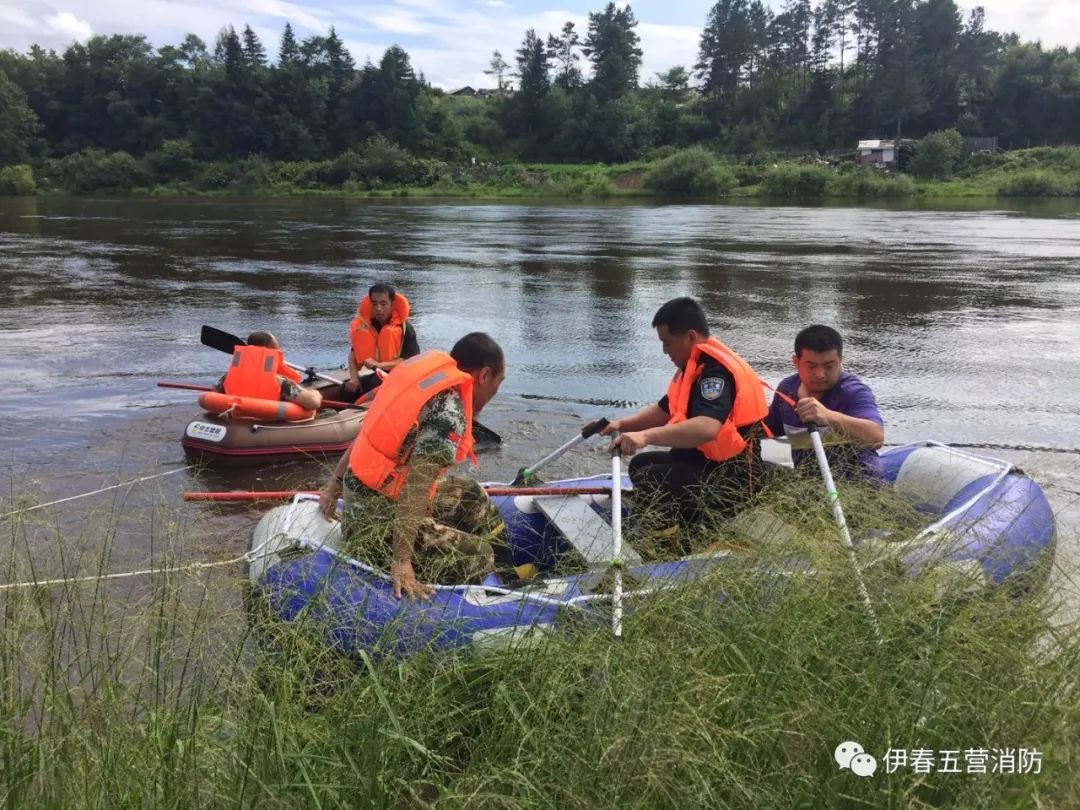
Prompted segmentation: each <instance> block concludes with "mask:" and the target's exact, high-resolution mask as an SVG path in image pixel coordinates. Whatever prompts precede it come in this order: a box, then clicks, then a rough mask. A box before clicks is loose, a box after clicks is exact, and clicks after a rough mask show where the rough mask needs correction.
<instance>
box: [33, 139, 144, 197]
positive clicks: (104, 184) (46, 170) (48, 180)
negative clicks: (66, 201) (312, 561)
mask: <svg viewBox="0 0 1080 810" xmlns="http://www.w3.org/2000/svg"><path fill="white" fill-rule="evenodd" d="M41 174H42V180H43V183H42V184H43V185H47V186H48V187H50V188H55V189H59V190H61V191H67V192H70V193H72V194H91V193H94V192H126V191H131V190H133V189H136V188H140V187H142V186H146V185H149V183H150V174H149V172H148V171H147V169H146V165H145V164H144V163H143V162H142V161H140V160H136V159H135V158H134V157H132V156H131V155H129V154H128V153H127V152H103V151H102V150H100V149H84V150H83V151H81V152H74V153H72V154H70V155H66V156H65V157H62V158H59V159H52V160H46V161H45V164H44V166H43V167H42V171H41Z"/></svg>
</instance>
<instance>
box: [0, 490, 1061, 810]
mask: <svg viewBox="0 0 1080 810" xmlns="http://www.w3.org/2000/svg"><path fill="white" fill-rule="evenodd" d="M843 497H844V499H845V504H846V506H847V508H848V511H849V513H850V516H851V519H852V522H853V523H854V524H855V525H856V526H857V527H860V526H861V527H863V528H868V527H870V526H874V527H876V528H888V529H891V530H893V531H894V532H899V533H901V534H904V533H906V532H908V531H909V530H910V529H911V528H912V526H911V525H909V521H910V520H911V517H912V516H911V512H910V510H909V509H906V508H903V507H902V506H898V505H896V504H894V503H891V502H889V501H888V500H887V499H883V498H882V497H881V496H880V495H879V494H876V493H872V492H861V491H858V490H855V489H851V488H848V489H845V490H844V491H843ZM808 504H811V505H812V506H809V507H808ZM765 505H766V506H767V507H768V508H769V509H770V510H771V511H772V512H773V513H774V514H776V515H777V516H779V517H780V518H782V519H783V520H787V521H792V522H798V524H799V525H800V526H801V527H802V529H803V530H802V531H801V533H800V535H799V538H798V539H797V540H793V541H791V543H787V544H780V545H764V546H758V547H757V548H755V550H754V551H753V552H749V553H746V554H745V556H744V559H745V564H741V565H733V566H731V567H730V568H729V569H727V570H726V571H725V572H723V573H721V574H718V575H716V576H715V577H712V578H710V579H709V580H708V581H704V582H701V583H700V584H699V585H698V586H695V587H693V588H689V589H685V590H681V591H678V592H671V593H661V594H658V595H656V596H655V597H653V598H651V599H650V600H649V601H648V602H647V603H646V604H645V605H644V607H643V608H642V609H641V610H639V611H638V612H637V613H635V614H634V615H633V616H631V617H630V618H629V619H628V620H627V622H626V627H625V639H624V640H623V641H622V642H621V643H615V642H614V641H613V640H612V639H611V638H610V635H609V633H608V632H607V630H606V629H605V628H603V627H590V626H587V625H581V626H578V627H577V628H576V629H573V630H571V631H568V632H566V633H565V634H562V635H559V636H553V637H550V638H549V639H548V640H547V641H546V642H545V643H544V644H543V645H541V646H537V647H532V648H514V649H510V650H505V651H502V652H496V653H492V654H490V655H488V656H487V657H484V658H479V657H474V656H468V655H461V656H446V655H442V656H436V655H421V656H419V657H417V658H414V659H411V660H410V661H408V662H407V663H404V664H400V665H399V664H395V663H391V662H378V661H373V660H371V659H367V658H365V659H363V660H361V661H359V662H358V663H357V664H353V663H351V662H344V661H342V660H341V659H339V658H336V657H334V656H332V655H329V654H327V653H326V651H325V650H324V648H323V647H322V645H321V644H320V643H319V642H318V641H317V640H316V638H317V636H318V634H319V632H320V631H321V630H322V628H321V627H319V626H312V624H311V623H308V624H307V625H305V624H304V623H299V624H298V625H297V626H296V627H293V628H288V629H287V631H285V632H283V633H281V634H279V636H278V649H279V653H278V654H276V655H275V656H273V658H272V659H271V658H270V657H268V656H265V655H264V654H262V653H260V652H259V648H258V646H257V645H256V644H255V643H254V641H253V639H252V637H251V636H250V633H249V629H248V622H247V619H246V616H245V614H244V613H243V611H242V610H241V608H240V603H241V598H240V597H241V593H242V590H243V571H242V570H241V567H240V566H239V565H237V566H230V567H223V568H217V569H211V570H204V571H201V572H188V573H184V574H175V575H171V576H168V577H157V578H154V579H142V580H117V581H113V582H110V583H98V584H81V585H66V586H57V585H54V586H48V587H45V586H42V587H37V588H33V589H29V590H22V591H15V592H7V593H5V594H0V684H2V689H0V761H2V763H3V766H2V768H0V799H2V800H3V801H4V802H5V803H6V805H7V806H9V807H20V806H27V807H30V806H33V807H70V806H80V807H115V806H148V805H154V806H165V807H189V806H190V807H204V806H212V807H213V806H230V807H232V806H252V807H267V806H270V807H277V806H281V807H286V806H287V807H295V806H311V807H357V806H363V807H384V808H403V807H410V808H411V807H428V806H438V807H466V806H468V807H485V808H486V807H505V808H518V807H560V808H562V807H569V808H573V807H580V808H595V807H627V806H640V807H792V806H798V807H838V806H862V805H864V804H867V805H872V806H875V807H895V808H908V807H912V806H924V807H964V808H967V807H976V806H981V807H1018V808H1019V807H1030V806H1036V805H1041V806H1048V807H1070V806H1076V803H1077V801H1080V786H1078V783H1077V780H1076V778H1075V775H1074V771H1075V762H1076V760H1077V757H1078V756H1080V696H1078V694H1077V675H1078V673H1080V636H1078V635H1077V630H1076V628H1073V627H1068V628H1062V627H1055V626H1054V622H1053V618H1052V616H1053V609H1054V604H1053V597H1052V596H1051V595H1048V594H1045V593H1044V594H1041V595H1039V596H1037V597H1035V598H1032V599H1027V600H1023V601H1018V600H1015V599H1013V598H1012V597H1011V596H1010V595H1009V594H1008V593H1007V592H1005V591H998V592H996V593H992V594H986V595H981V596H977V597H965V596H963V595H962V591H963V589H964V587H965V586H966V584H967V583H966V582H965V581H964V580H963V579H954V578H950V577H947V576H945V575H944V574H940V573H935V574H929V575H926V576H924V577H922V578H920V579H919V580H912V579H910V578H908V577H907V576H905V575H903V574H900V573H897V572H896V571H894V570H893V569H892V568H891V567H890V566H886V565H878V566H874V567H872V568H870V569H868V570H867V571H866V572H865V576H866V579H867V585H868V588H869V590H870V592H871V594H872V597H873V600H874V605H875V609H876V614H877V618H878V620H879V622H880V625H881V630H882V634H883V637H884V641H883V643H880V644H879V643H878V642H877V640H876V638H875V633H874V628H873V624H872V622H871V620H870V618H869V616H868V614H867V612H866V610H865V609H864V608H863V607H862V606H861V604H860V602H859V600H858V597H857V594H856V590H855V587H854V584H853V578H852V576H851V569H850V565H849V562H848V558H847V555H846V554H845V553H844V551H843V548H842V546H841V545H840V543H839V541H838V539H837V537H836V534H835V527H834V526H833V525H832V523H831V517H830V515H829V512H828V510H827V509H826V508H825V507H824V505H823V504H822V503H821V498H820V481H818V480H816V479H813V480H808V481H805V482H802V484H800V485H797V486H795V487H793V488H788V489H785V490H784V491H783V492H777V493H775V494H774V495H773V496H772V497H771V498H770V499H769V500H768V501H767V503H766V504H765ZM3 507H4V508H3V509H0V512H6V511H7V510H8V508H9V506H8V504H3ZM38 514H40V513H38ZM185 514H186V515H187V516H186V517H185ZM123 520H125V515H124V512H123V509H122V508H121V507H117V508H115V509H113V510H110V511H106V512H102V513H99V514H96V515H92V516H90V517H88V519H87V520H85V521H83V522H81V524H80V528H79V530H78V536H72V535H69V536H66V537H65V536H59V537H54V536H53V535H52V531H51V529H50V528H49V525H48V524H47V523H46V522H45V521H44V520H42V519H37V520H35V519H33V518H32V517H31V516H30V515H27V516H26V517H25V520H24V518H23V517H22V516H20V517H17V518H14V519H12V518H7V519H5V520H4V521H3V522H2V523H0V527H2V531H3V534H4V536H5V539H6V544H7V546H8V547H7V549H6V550H5V553H4V555H3V558H4V563H3V568H4V576H3V579H4V581H8V582H10V581H20V580H25V579H30V578H34V576H36V577H38V578H42V577H47V576H73V575H78V574H82V575H86V574H93V573H96V572H101V571H110V570H118V569H121V568H124V567H135V566H131V565H130V563H131V561H130V560H128V561H127V562H126V563H125V561H123V560H120V559H115V558H114V555H113V553H112V551H111V549H110V547H109V543H108V538H109V537H111V536H113V534H115V530H116V526H117V525H118V524H119V523H120V522H121V521H123ZM148 531H149V534H150V536H149V537H148V538H147V547H148V548H153V549H155V557H156V559H155V560H154V563H155V564H156V565H162V564H167V563H170V562H176V563H186V562H190V561H192V560H193V559H205V557H204V554H206V552H204V551H197V549H201V548H206V547H207V546H206V545H205V543H204V542H203V538H202V537H201V536H200V531H201V530H200V527H199V524H198V522H197V521H196V520H193V519H192V518H191V515H190V513H182V512H179V511H177V509H176V508H175V507H173V506H171V505H169V504H168V503H165V502H164V501H162V502H160V503H159V504H158V506H157V517H156V518H155V519H154V520H153V521H151V523H150V525H149V527H148ZM42 536H48V537H49V540H50V546H49V554H48V558H47V560H46V562H45V563H41V562H40V561H39V563H38V567H37V568H36V569H35V570H33V571H31V570H30V561H29V557H28V556H27V551H26V549H27V548H30V547H32V546H33V545H34V538H35V537H38V538H39V539H40V537H42ZM732 539H734V535H733V536H732ZM238 545H239V539H238V542H233V543H230V544H229V548H232V549H236V548H237V547H238ZM217 547H218V548H220V544H218V546H217ZM88 549H92V550H93V551H92V552H88ZM210 553H211V554H212V553H213V552H210ZM217 553H218V555H219V557H218V558H224V557H227V556H228V555H227V554H225V553H222V552H217ZM792 555H799V556H805V557H807V558H809V559H810V560H812V562H813V565H814V567H815V569H816V571H817V574H816V576H814V577H813V578H803V577H794V578H792V579H789V580H786V581H785V584H784V586H783V587H778V586H777V582H776V580H775V579H773V578H771V577H769V576H768V575H767V574H765V573H764V572H765V571H767V570H768V568H769V566H770V565H771V564H777V563H779V562H780V561H781V560H783V559H786V558H789V557H790V556H792ZM138 567H141V565H139V566H138ZM718 592H723V593H725V594H726V595H727V598H726V599H725V600H724V601H719V600H717V598H716V594H717V593H718ZM846 740H855V741H857V742H859V743H861V745H862V746H863V747H864V748H865V749H866V751H867V752H869V753H871V754H872V755H874V756H875V757H876V758H877V759H878V761H879V769H878V772H877V774H876V775H875V776H874V777H872V778H858V777H856V776H854V775H853V774H852V773H851V772H850V771H842V770H840V769H839V768H838V767H837V765H836V763H835V762H834V761H833V751H834V749H835V748H836V746H837V745H838V744H839V743H840V742H842V741H846ZM890 748H893V749H904V750H906V751H908V752H912V751H914V750H917V749H927V750H933V751H935V752H941V751H959V755H958V756H959V759H958V767H959V770H960V773H936V772H935V773H930V774H919V773H917V771H916V768H914V767H913V766H912V765H911V764H910V763H909V764H907V765H904V766H899V767H896V768H895V772H894V773H886V770H887V768H886V763H885V760H884V757H885V753H886V751H887V750H888V749H890ZM983 748H985V749H987V750H988V753H989V752H991V751H993V749H1014V750H1018V749H1020V748H1025V749H1037V750H1038V752H1039V754H1040V760H1041V761H1040V764H1039V771H1040V772H1039V773H1037V774H1036V773H1033V772H1029V773H1021V772H1020V768H1019V766H1016V767H1015V768H1010V767H1009V766H1008V765H1006V766H1005V769H1006V772H1004V773H1001V772H993V771H992V768H993V764H992V763H993V762H997V761H999V753H998V752H997V751H993V757H994V758H993V760H991V759H989V758H988V759H987V760H986V770H987V773H985V774H974V773H968V772H967V768H968V767H970V764H971V763H973V762H976V761H977V754H970V755H967V756H966V755H965V751H967V750H968V749H970V750H971V751H975V752H977V751H978V750H979V749H983ZM912 756H913V755H912ZM937 756H938V757H939V756H940V755H937ZM1017 762H1019V760H1017ZM1034 768H1035V766H1034V765H1033V764H1032V763H1031V762H1029V763H1028V770H1029V771H1033V770H1034ZM1009 770H1016V772H1015V773H1010V772H1008V771H1009Z"/></svg>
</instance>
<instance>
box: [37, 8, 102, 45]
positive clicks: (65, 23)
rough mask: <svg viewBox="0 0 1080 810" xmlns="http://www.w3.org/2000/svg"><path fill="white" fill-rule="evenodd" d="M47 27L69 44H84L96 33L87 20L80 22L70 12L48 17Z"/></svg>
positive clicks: (46, 20)
mask: <svg viewBox="0 0 1080 810" xmlns="http://www.w3.org/2000/svg"><path fill="white" fill-rule="evenodd" d="M45 26H46V28H47V29H48V30H49V31H51V32H53V33H54V34H57V35H58V36H60V37H62V38H64V39H66V40H67V41H68V42H71V41H72V40H74V41H76V42H84V41H86V40H88V39H90V36H91V35H92V34H93V33H94V29H93V28H91V27H90V23H88V22H87V21H86V20H80V19H79V18H78V17H76V16H75V15H74V14H72V13H71V12H70V11H61V12H59V13H57V14H52V15H50V16H48V17H46V18H45Z"/></svg>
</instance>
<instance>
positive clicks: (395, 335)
mask: <svg viewBox="0 0 1080 810" xmlns="http://www.w3.org/2000/svg"><path fill="white" fill-rule="evenodd" d="M408 320H409V299H408V298H406V297H405V296H404V295H402V294H401V293H397V294H395V295H394V300H393V301H392V302H391V303H390V320H389V321H387V322H386V324H385V325H384V326H382V327H381V328H379V329H376V328H375V326H374V325H373V324H372V323H371V297H370V296H367V295H365V296H364V300H362V301H361V302H360V306H358V307H357V308H356V317H355V318H353V319H352V323H350V324H349V341H350V342H351V343H352V350H353V357H355V358H356V364H357V365H358V366H359V365H360V364H361V363H363V362H364V361H365V360H367V359H368V358H369V357H374V358H375V359H376V360H378V361H379V362H385V361H387V360H397V359H398V358H399V357H401V348H402V346H403V345H404V343H405V322H406V321H408Z"/></svg>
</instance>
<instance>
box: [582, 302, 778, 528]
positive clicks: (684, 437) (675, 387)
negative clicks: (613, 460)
mask: <svg viewBox="0 0 1080 810" xmlns="http://www.w3.org/2000/svg"><path fill="white" fill-rule="evenodd" d="M652 325H653V327H654V328H655V329H656V334H657V337H658V338H659V339H660V345H661V346H662V347H663V351H664V354H666V355H667V356H668V357H669V358H671V362H672V363H674V364H675V367H676V369H677V371H676V372H675V376H674V377H673V378H672V380H671V383H670V384H669V385H668V390H667V394H666V395H665V396H664V397H663V398H661V399H660V401H659V402H657V403H656V404H655V405H650V406H648V407H647V408H645V409H643V410H641V411H639V412H637V413H635V414H633V415H632V416H627V417H624V418H622V419H616V420H613V421H612V422H610V423H609V424H608V426H607V427H606V428H605V429H604V430H603V434H605V435H607V434H612V433H620V434H621V435H620V436H619V438H618V439H617V444H618V445H619V447H620V449H621V450H622V452H623V454H624V455H631V454H634V453H637V451H639V450H641V449H642V448H643V447H645V446H646V445H657V446H660V447H667V448H671V449H669V450H660V451H652V452H648V453H641V454H640V455H635V456H634V458H633V460H632V461H631V462H630V469H629V473H630V481H631V482H632V483H633V485H634V493H635V494H634V504H635V508H636V509H638V510H643V511H644V512H646V513H648V514H650V515H652V516H653V517H654V521H653V522H655V523H656V524H657V527H658V528H660V529H661V533H662V534H665V535H675V534H676V533H677V531H678V528H679V527H680V526H681V527H683V528H687V527H690V526H693V525H695V524H698V523H700V521H701V520H702V519H703V517H704V516H705V515H706V514H709V515H711V516H714V517H721V518H727V517H731V516H733V515H734V514H735V512H736V511H737V510H738V509H739V508H740V507H741V506H742V505H743V504H745V502H746V501H747V500H748V498H749V497H750V496H751V495H752V494H753V493H754V491H755V488H757V487H759V486H760V482H761V479H762V473H763V467H762V461H761V447H760V443H759V437H760V436H761V435H763V434H764V432H765V428H764V425H763V420H764V419H765V417H766V415H767V413H768V407H767V406H766V404H765V394H764V391H763V390H762V386H761V381H760V380H759V379H758V376H757V374H755V373H754V370H753V369H752V368H750V365H749V364H748V363H747V362H746V361H745V360H743V359H742V358H741V357H739V355H737V354H736V353H735V352H734V351H732V350H731V349H730V348H728V347H727V346H725V345H724V344H723V343H721V342H720V341H719V340H717V339H716V338H714V337H710V335H709V326H708V323H707V321H706V319H705V313H704V311H703V310H702V309H701V306H700V304H698V302H697V301H695V300H694V299H692V298H674V299H672V300H671V301H668V302H667V303H666V304H664V305H663V306H662V307H660V309H659V310H657V312H656V316H655V317H654V318H653V321H652ZM613 446H614V445H613Z"/></svg>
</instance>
